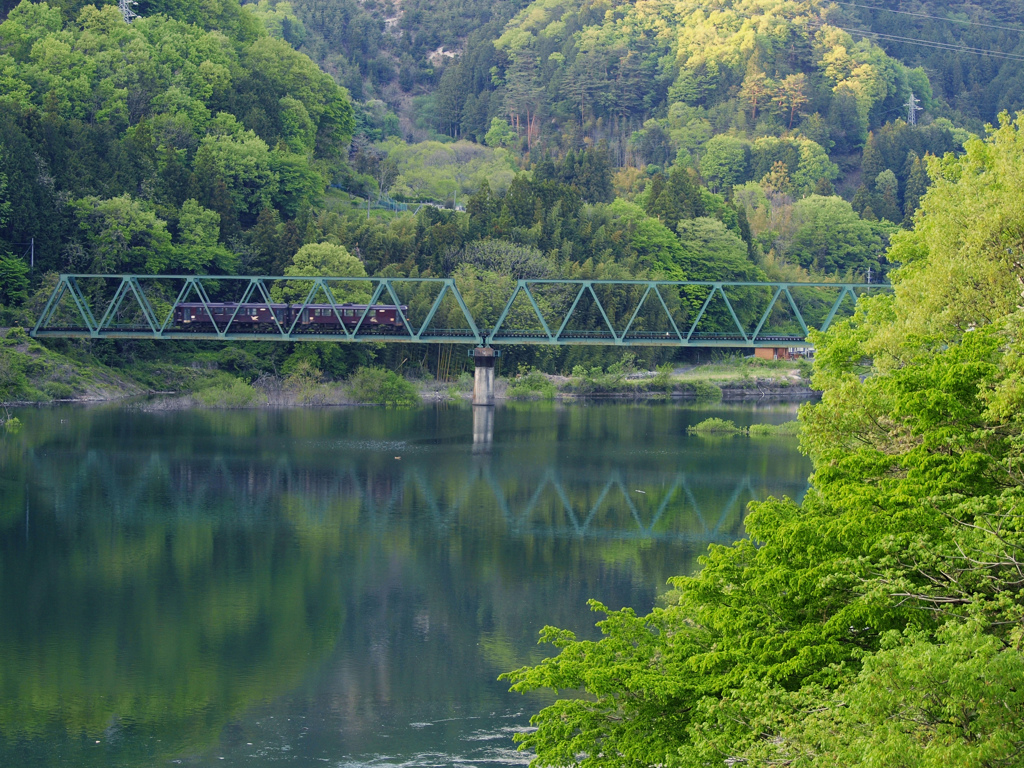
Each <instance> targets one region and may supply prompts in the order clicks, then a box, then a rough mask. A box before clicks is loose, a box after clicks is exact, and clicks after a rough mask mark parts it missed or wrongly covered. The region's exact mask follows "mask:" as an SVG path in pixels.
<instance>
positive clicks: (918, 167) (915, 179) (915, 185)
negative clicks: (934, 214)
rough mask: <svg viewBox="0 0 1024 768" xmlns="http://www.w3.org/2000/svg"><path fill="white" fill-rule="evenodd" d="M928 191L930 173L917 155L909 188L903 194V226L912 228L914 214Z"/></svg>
mask: <svg viewBox="0 0 1024 768" xmlns="http://www.w3.org/2000/svg"><path fill="white" fill-rule="evenodd" d="M927 191H928V172H927V170H926V169H925V164H924V163H923V162H922V161H921V158H919V157H918V156H917V155H916V154H915V155H914V156H913V159H912V161H911V166H910V174H909V176H908V178H907V188H906V191H905V192H904V193H903V211H904V217H903V226H904V227H908V228H909V227H910V226H911V225H912V224H913V221H914V212H915V211H916V210H917V208H918V206H919V205H920V204H921V198H922V197H924V193H925V192H927Z"/></svg>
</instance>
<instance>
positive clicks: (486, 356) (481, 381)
mask: <svg viewBox="0 0 1024 768" xmlns="http://www.w3.org/2000/svg"><path fill="white" fill-rule="evenodd" d="M471 354H472V356H473V362H474V363H475V364H476V373H475V377H474V379H473V405H484V406H493V405H494V358H496V357H497V356H498V355H497V353H496V352H495V351H494V350H493V349H492V348H491V347H477V348H476V349H474V350H473V351H472V353H471Z"/></svg>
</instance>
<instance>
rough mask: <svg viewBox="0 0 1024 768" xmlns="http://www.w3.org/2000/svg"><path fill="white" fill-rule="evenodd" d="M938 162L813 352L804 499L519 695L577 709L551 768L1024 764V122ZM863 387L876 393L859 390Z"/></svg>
mask: <svg viewBox="0 0 1024 768" xmlns="http://www.w3.org/2000/svg"><path fill="white" fill-rule="evenodd" d="M966 149H967V154H966V156H965V157H963V158H961V159H955V158H952V157H947V158H946V159H944V160H932V161H931V162H930V165H929V174H930V176H931V178H932V180H933V185H932V187H931V188H930V189H929V191H928V193H927V194H926V195H925V196H924V197H923V198H922V200H921V207H920V209H919V210H918V213H917V216H916V218H915V225H916V226H915V229H914V230H913V231H911V232H905V233H901V234H898V235H896V236H895V237H894V246H893V249H892V252H891V254H890V255H891V258H892V259H894V260H896V261H898V262H900V263H901V264H902V265H903V266H902V267H901V268H900V269H899V270H898V271H897V272H895V273H894V274H893V282H894V287H895V292H894V294H892V295H887V296H879V297H876V298H871V299H867V300H862V301H861V302H860V304H859V306H858V310H857V314H856V316H855V317H854V318H853V319H852V320H851V321H846V322H844V323H843V324H841V325H840V326H838V327H836V328H835V329H834V330H833V331H830V332H829V334H827V335H815V337H814V342H815V345H816V346H817V348H818V353H819V354H818V359H817V361H816V370H815V380H814V383H815V386H816V387H817V388H819V389H820V390H822V392H823V396H822V400H821V402H820V403H818V404H816V405H810V406H805V407H804V409H803V411H802V414H801V417H802V421H803V424H804V426H803V434H802V445H803V448H804V450H805V451H806V452H807V453H808V454H809V455H810V456H811V458H812V459H813V461H814V466H815V473H814V476H813V484H812V487H811V489H810V490H809V491H808V493H807V495H806V497H805V498H804V500H803V501H802V502H801V503H800V504H797V503H796V502H794V501H792V500H790V499H769V500H767V501H764V502H761V503H758V504H754V505H753V508H752V512H751V514H750V516H749V517H748V518H747V521H746V525H747V530H748V532H749V534H750V539H749V540H746V541H741V542H737V543H736V544H734V545H732V546H729V547H722V546H715V547H712V548H711V550H710V551H709V553H708V554H707V555H706V556H705V557H704V558H703V560H702V562H703V570H702V571H701V572H700V573H699V574H697V575H696V576H693V577H680V578H677V579H675V580H674V581H673V583H674V586H675V593H674V597H673V599H672V601H671V603H670V604H669V605H668V606H667V607H665V608H658V609H655V610H654V611H652V612H651V613H650V614H649V615H647V616H644V617H638V616H636V615H635V614H634V612H633V611H631V610H630V609H628V608H627V609H623V610H619V611H614V610H609V609H607V608H605V607H604V606H601V605H599V604H596V603H595V604H594V607H595V609H597V610H599V611H601V612H603V613H605V614H606V618H605V619H604V620H603V621H602V622H600V623H599V626H600V627H601V629H602V631H603V633H604V635H605V637H604V638H603V639H602V640H601V641H599V642H582V641H578V640H576V638H575V636H574V635H573V634H572V633H571V632H568V631H565V630H559V629H555V628H552V627H548V628H546V629H545V630H544V631H543V633H542V640H545V641H548V642H551V643H553V644H554V645H555V646H556V647H557V648H558V649H559V653H558V655H557V656H555V657H553V658H550V659H547V660H545V661H543V662H541V663H540V664H539V665H537V666H536V667H524V668H522V669H519V670H516V671H514V672H511V673H508V674H507V675H506V676H505V678H506V679H508V680H510V681H511V682H512V684H513V689H514V690H520V691H526V690H531V689H535V688H544V687H546V688H553V689H555V690H556V691H577V690H582V691H583V692H584V695H582V696H579V695H574V696H573V697H571V698H562V699H559V700H558V701H556V702H555V703H554V704H553V705H551V706H549V707H547V708H546V709H544V710H542V711H541V712H540V713H539V714H538V715H536V716H535V717H534V720H533V722H534V724H535V725H536V726H537V730H536V731H534V732H532V733H528V734H523V735H522V736H521V737H520V741H521V742H522V744H523V745H524V746H527V747H531V748H533V749H534V750H536V753H537V757H536V759H535V761H534V764H535V765H545V766H546V765H552V766H553V765H558V766H568V765H585V766H591V765H593V766H596V765H601V766H647V765H665V766H724V765H732V764H743V765H749V766H767V765H790V766H806V767H808V768H809V767H811V766H822V767H823V766H836V765H841V766H878V765H886V766H907V767H909V766H920V767H922V768H923V767H926V766H927V767H931V766H935V767H936V768H938V767H939V766H950V765H957V766H978V767H979V768H981V767H983V766H984V767H988V766H992V767H993V768H994V767H995V766H1005V765H1015V764H1019V760H1020V755H1021V753H1022V750H1024V722H1022V714H1021V713H1022V711H1024V710H1022V703H1024V702H1022V700H1021V697H1022V694H1021V691H1024V657H1022V654H1021V647H1022V643H1024V594H1022V592H1021V584H1022V580H1021V573H1022V572H1024V515H1022V510H1024V474H1022V473H1021V470H1020V466H1021V458H1022V453H1024V310H1022V309H1020V307H1019V305H1020V304H1021V289H1022V285H1024V235H1022V229H1021V227H1020V225H1019V223H1020V222H1021V221H1024V200H1021V199H1020V198H1019V197H1015V196H1007V195H1005V193H1004V190H1005V189H1007V188H1014V187H1018V186H1019V185H1020V184H1022V183H1024V162H1022V161H1024V114H1022V115H1021V116H1019V117H1018V118H1017V121H1016V122H1011V121H1010V119H1009V118H1007V117H1004V118H1003V120H1002V121H1001V124H1000V126H999V127H998V128H997V129H994V130H993V131H992V132H991V135H990V136H989V138H988V140H986V141H982V140H972V141H970V142H968V144H967V147H966ZM865 374H867V375H865Z"/></svg>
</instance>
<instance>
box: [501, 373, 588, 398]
mask: <svg viewBox="0 0 1024 768" xmlns="http://www.w3.org/2000/svg"><path fill="white" fill-rule="evenodd" d="M578 367H579V366H577V368H578ZM555 392H556V390H555V385H554V384H553V383H552V382H551V380H550V379H548V377H547V376H545V375H544V374H543V373H541V372H540V371H536V370H534V371H530V372H529V373H523V374H520V375H519V376H516V378H515V379H514V380H513V382H512V384H511V386H509V388H508V392H507V395H508V397H509V398H510V399H512V400H554V398H555Z"/></svg>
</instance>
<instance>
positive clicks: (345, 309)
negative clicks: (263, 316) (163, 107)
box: [291, 304, 409, 329]
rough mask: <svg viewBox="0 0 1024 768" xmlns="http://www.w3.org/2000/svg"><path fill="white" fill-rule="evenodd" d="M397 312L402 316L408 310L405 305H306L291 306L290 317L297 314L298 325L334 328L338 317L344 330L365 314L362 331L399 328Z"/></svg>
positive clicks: (352, 325) (399, 320)
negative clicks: (379, 327)
mask: <svg viewBox="0 0 1024 768" xmlns="http://www.w3.org/2000/svg"><path fill="white" fill-rule="evenodd" d="M367 309H369V311H367ZM399 310H401V311H402V313H403V314H404V313H405V312H407V311H408V310H409V308H408V307H407V306H405V305H402V306H401V307H396V306H395V305H394V304H374V305H373V306H370V307H367V305H366V304H337V305H335V306H333V307H332V306H331V305H330V304H307V305H306V306H305V307H303V305H301V304H292V305H291V312H292V315H291V316H292V317H293V318H294V317H295V316H296V315H297V314H299V315H300V316H299V325H307V326H308V325H324V326H328V327H334V328H337V327H338V318H339V317H340V318H341V322H342V323H344V324H345V327H346V328H355V327H356V324H357V323H358V322H359V318H361V317H363V313H364V312H365V313H366V318H365V319H364V320H363V325H362V327H363V329H368V328H373V327H374V326H384V327H389V328H401V327H402V325H403V324H402V317H401V315H399V314H398V311H399ZM300 313H301V314H300Z"/></svg>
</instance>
